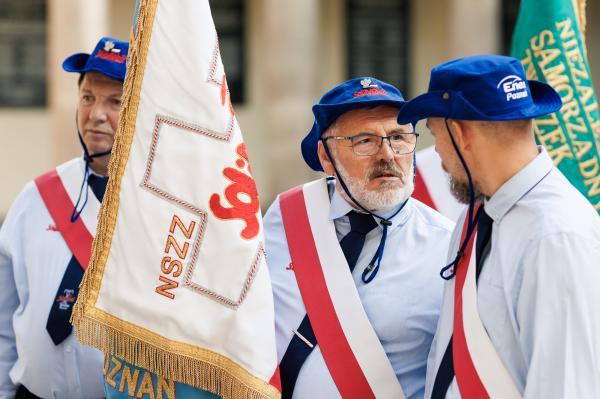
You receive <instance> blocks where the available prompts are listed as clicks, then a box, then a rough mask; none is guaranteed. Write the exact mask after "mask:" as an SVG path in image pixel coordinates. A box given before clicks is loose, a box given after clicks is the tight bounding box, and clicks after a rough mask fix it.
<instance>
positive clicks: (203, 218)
mask: <svg viewBox="0 0 600 399" xmlns="http://www.w3.org/2000/svg"><path fill="white" fill-rule="evenodd" d="M163 124H167V125H169V126H173V127H177V128H180V129H184V130H188V131H190V132H192V133H196V134H201V135H204V136H207V137H211V138H214V139H216V140H219V141H223V142H226V143H229V142H230V140H231V137H232V134H231V133H232V131H233V118H232V124H231V126H230V128H229V129H228V131H227V133H226V134H225V135H223V134H219V133H218V132H215V131H213V130H210V129H205V128H203V127H200V126H198V125H194V124H192V123H189V122H185V121H182V120H179V119H176V118H171V117H168V116H164V115H157V116H156V118H155V123H154V130H153V132H152V142H151V144H150V151H149V153H148V159H147V162H146V170H145V172H144V177H143V180H142V184H141V186H142V187H143V188H145V189H147V190H149V191H150V192H151V193H153V194H155V195H158V196H159V197H161V198H163V199H165V200H167V201H169V202H171V203H174V204H176V205H178V206H180V207H182V208H185V209H187V210H189V211H190V212H192V213H193V214H195V215H197V216H198V218H199V223H198V224H199V225H200V226H199V229H198V233H196V237H195V238H194V244H193V247H192V257H191V259H190V261H189V263H188V264H187V266H186V270H185V277H184V281H183V285H184V286H186V287H189V288H190V289H191V290H193V291H195V292H197V293H199V294H202V295H205V296H208V297H209V298H211V299H213V300H215V301H217V302H219V303H221V304H223V305H225V306H227V307H230V308H233V309H236V308H237V307H238V306H240V305H241V304H242V302H243V301H244V299H245V298H246V295H247V292H248V290H249V289H250V286H251V285H252V282H253V280H254V276H255V275H256V272H257V271H258V267H259V265H260V260H261V258H262V256H264V246H263V244H262V243H260V244H259V247H258V251H257V255H256V257H255V259H254V262H253V263H252V266H251V267H250V270H249V271H248V274H247V276H246V280H245V282H244V286H243V288H242V291H241V293H240V295H239V297H238V298H236V299H234V298H227V297H225V296H223V295H221V294H219V293H217V292H215V291H213V290H210V289H208V288H206V287H203V286H201V285H199V284H197V283H194V282H192V281H191V277H192V274H193V272H194V269H195V267H196V261H197V259H198V254H199V252H200V245H201V243H202V238H203V236H204V232H205V230H206V224H207V212H206V211H203V210H202V209H200V208H198V207H196V206H194V205H192V204H190V203H189V202H187V201H184V200H182V199H181V198H178V197H177V196H175V195H172V194H170V193H168V192H166V191H164V190H162V189H160V188H159V187H157V186H156V185H154V184H153V183H151V182H150V178H151V176H152V167H153V164H154V155H155V153H156V148H157V145H158V138H159V136H160V130H161V127H162V125H163ZM244 150H245V149H244ZM240 151H241V152H240ZM238 155H240V156H241V157H243V158H245V159H247V154H246V153H245V151H242V149H241V148H240V147H239V146H238ZM244 155H245V157H244ZM248 167H249V164H248Z"/></svg>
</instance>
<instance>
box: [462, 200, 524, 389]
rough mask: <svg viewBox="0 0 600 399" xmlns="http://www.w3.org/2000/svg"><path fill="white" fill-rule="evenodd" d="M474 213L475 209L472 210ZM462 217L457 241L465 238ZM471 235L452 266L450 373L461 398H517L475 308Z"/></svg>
mask: <svg viewBox="0 0 600 399" xmlns="http://www.w3.org/2000/svg"><path fill="white" fill-rule="evenodd" d="M475 212H477V210H476V211H475ZM467 225H468V218H465V223H464V226H463V230H462V234H461V242H463V240H464V239H465V236H466V232H467ZM476 240H477V235H476V234H473V235H472V236H471V239H470V240H469V243H468V245H467V248H466V249H465V254H464V256H463V257H462V258H461V259H460V261H459V263H458V266H457V269H456V280H455V285H454V335H453V339H452V352H453V359H454V372H455V374H456V381H457V383H458V388H459V390H460V394H461V396H462V397H463V398H465V399H466V398H481V399H483V398H493V399H496V398H501V399H518V398H521V397H522V396H521V394H520V392H519V390H518V389H517V387H516V385H515V383H514V381H513V379H512V377H511V376H510V374H509V372H508V370H507V369H506V367H505V366H504V363H503V362H502V359H500V356H499V355H498V352H497V351H496V349H495V348H494V344H493V343H492V341H491V340H490V337H489V336H488V334H487V332H486V330H485V327H484V326H483V323H482V322H481V319H480V317H479V311H478V308H477V284H476V268H477V267H476V263H475V261H476V259H475V258H476V257H475V248H476V245H475V242H476Z"/></svg>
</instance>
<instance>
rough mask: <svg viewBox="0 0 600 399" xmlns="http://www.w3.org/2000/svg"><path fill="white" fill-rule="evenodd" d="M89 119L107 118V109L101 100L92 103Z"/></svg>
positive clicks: (99, 120) (103, 120) (98, 120)
mask: <svg viewBox="0 0 600 399" xmlns="http://www.w3.org/2000/svg"><path fill="white" fill-rule="evenodd" d="M90 119H92V120H93V121H94V122H105V121H107V120H108V114H107V109H106V106H105V105H104V104H103V103H102V102H97V103H96V104H94V106H93V107H92V110H91V112H90Z"/></svg>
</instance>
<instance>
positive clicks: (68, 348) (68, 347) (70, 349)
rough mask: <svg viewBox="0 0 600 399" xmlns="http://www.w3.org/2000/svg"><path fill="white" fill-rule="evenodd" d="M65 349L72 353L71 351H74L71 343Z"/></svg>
mask: <svg viewBox="0 0 600 399" xmlns="http://www.w3.org/2000/svg"><path fill="white" fill-rule="evenodd" d="M65 351H66V352H67V353H71V351H72V348H71V346H70V345H67V346H66V347H65Z"/></svg>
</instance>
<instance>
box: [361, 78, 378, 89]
mask: <svg viewBox="0 0 600 399" xmlns="http://www.w3.org/2000/svg"><path fill="white" fill-rule="evenodd" d="M372 82H373V81H372V80H371V79H369V78H366V79H363V80H361V81H360V84H361V86H362V87H363V89H369V88H373V87H377V85H374V84H371V83H372Z"/></svg>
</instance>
